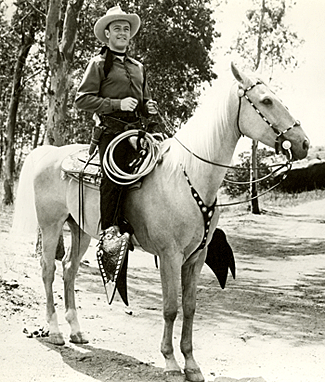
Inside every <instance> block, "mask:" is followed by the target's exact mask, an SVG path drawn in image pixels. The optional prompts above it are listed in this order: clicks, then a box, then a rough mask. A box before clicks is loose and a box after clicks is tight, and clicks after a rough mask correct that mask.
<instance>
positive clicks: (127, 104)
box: [121, 97, 138, 111]
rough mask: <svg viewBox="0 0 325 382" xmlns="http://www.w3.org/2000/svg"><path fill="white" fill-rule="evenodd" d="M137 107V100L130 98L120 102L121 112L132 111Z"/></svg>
mask: <svg viewBox="0 0 325 382" xmlns="http://www.w3.org/2000/svg"><path fill="white" fill-rule="evenodd" d="M137 105H138V100H136V99H135V98H132V97H127V98H124V99H122V100H121V110H122V111H134V110H135V108H136V107H137Z"/></svg>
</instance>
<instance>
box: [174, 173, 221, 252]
mask: <svg viewBox="0 0 325 382" xmlns="http://www.w3.org/2000/svg"><path fill="white" fill-rule="evenodd" d="M181 167H182V166H181ZM182 170H183V172H184V175H185V178H186V180H187V183H188V184H189V186H190V189H191V193H192V196H193V198H194V199H195V201H196V203H197V205H198V206H199V208H200V211H201V213H202V216H203V220H204V235H203V239H202V241H201V244H200V245H199V246H198V247H197V248H196V250H195V251H194V252H193V253H195V252H197V251H199V250H200V249H203V248H204V247H205V244H206V242H207V238H208V233H209V230H210V224H211V219H212V217H213V214H214V211H215V208H216V205H217V199H216V200H215V201H214V203H213V204H212V205H211V206H206V205H205V204H204V202H203V200H202V199H201V197H200V195H199V194H198V192H197V191H196V190H195V188H194V187H193V186H192V183H191V181H190V179H189V177H188V175H187V174H186V171H185V170H184V168H183V167H182Z"/></svg>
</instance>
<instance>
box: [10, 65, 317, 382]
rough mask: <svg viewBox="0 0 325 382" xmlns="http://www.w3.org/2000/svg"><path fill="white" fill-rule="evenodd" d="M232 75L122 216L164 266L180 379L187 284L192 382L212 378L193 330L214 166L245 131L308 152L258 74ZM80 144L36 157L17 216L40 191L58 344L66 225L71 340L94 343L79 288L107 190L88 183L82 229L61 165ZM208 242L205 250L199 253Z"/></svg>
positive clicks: (169, 334) (168, 333)
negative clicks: (80, 313) (57, 289)
mask: <svg viewBox="0 0 325 382" xmlns="http://www.w3.org/2000/svg"><path fill="white" fill-rule="evenodd" d="M232 73H233V75H234V77H235V79H236V81H234V83H232V85H231V86H230V88H228V89H226V91H224V90H222V92H224V94H223V98H222V101H221V102H220V103H219V104H216V105H215V107H214V109H213V110H211V112H212V117H211V118H208V116H207V115H205V116H204V118H196V117H195V116H194V117H193V119H192V120H190V121H189V123H188V124H187V125H185V126H184V127H183V128H182V129H181V130H180V131H179V132H178V133H177V134H176V136H175V137H174V138H170V139H167V140H166V141H164V142H163V144H162V146H163V148H162V150H163V151H164V152H165V154H164V156H163V160H162V162H161V163H160V164H159V165H157V166H156V168H155V169H154V170H153V171H152V172H151V173H150V174H149V175H147V176H146V177H145V178H144V180H143V184H142V187H141V188H140V189H138V190H136V191H132V192H130V193H129V194H128V196H127V199H126V202H125V205H124V206H123V210H124V216H125V218H126V219H127V220H128V221H129V222H130V223H131V225H132V226H133V228H134V234H135V237H136V240H137V242H138V243H139V244H140V245H141V247H142V248H143V249H144V250H145V251H147V252H150V253H152V254H154V255H157V256H158V257H159V260H160V261H159V262H160V273H161V283H162V293H163V316H164V320H165V326H164V332H163V339H162V343H161V351H162V353H163V355H164V357H165V361H166V368H165V371H166V372H167V373H171V374H173V375H174V374H176V375H181V373H182V372H181V369H180V367H179V365H178V364H177V362H176V359H175V357H174V350H173V325H174V321H175V318H176V315H177V309H178V301H177V296H178V291H179V287H180V285H181V288H182V308H183V328H182V335H181V342H180V347H181V351H182V353H183V355H184V358H185V367H184V370H185V375H186V378H187V380H189V381H203V380H204V378H203V375H202V373H201V371H200V369H199V366H198V365H197V363H196V361H195V359H194V357H193V352H192V348H193V346H192V326H193V319H194V312H195V306H196V289H197V282H198V278H199V275H200V271H201V269H202V266H203V264H204V261H205V258H206V253H207V250H206V245H204V242H206V244H208V243H209V242H210V241H211V238H212V235H213V232H214V231H215V229H216V227H217V223H218V218H219V212H218V211H217V208H216V209H215V211H214V207H215V201H216V197H217V191H218V189H219V187H220V185H221V182H222V180H223V177H224V175H225V171H226V169H225V168H223V167H219V166H216V165H215V164H216V163H217V164H222V165H229V164H230V163H231V159H232V156H233V153H234V150H235V147H236V144H237V141H238V139H239V138H240V136H241V134H243V135H246V136H248V137H250V138H252V139H255V140H258V141H260V142H262V143H264V144H266V145H268V146H270V147H275V145H276V144H278V145H281V143H282V142H283V141H286V146H285V148H286V149H288V150H285V152H286V153H289V152H290V155H291V156H292V158H293V159H302V158H304V157H306V155H307V152H308V147H309V141H308V139H307V137H306V135H305V133H304V132H303V130H302V128H301V126H300V124H299V123H298V122H297V121H296V120H295V119H294V118H293V117H292V116H291V115H290V113H289V111H288V109H287V108H286V107H285V106H284V105H283V104H282V102H281V101H280V100H279V98H278V97H277V96H276V95H275V94H274V93H273V92H272V91H270V90H269V88H268V87H267V85H266V84H265V83H263V82H262V81H260V80H259V79H258V78H254V77H255V75H251V76H247V75H245V74H243V73H241V72H239V71H238V70H237V69H236V67H235V66H234V65H232ZM220 92H221V90H220ZM257 111H258V112H257ZM289 146H291V148H290V149H289ZM79 148H80V146H79V145H69V146H63V147H53V146H43V147H40V148H37V149H36V150H34V151H32V152H31V154H30V155H29V156H28V157H27V159H26V161H25V163H24V167H23V170H22V173H21V178H20V187H19V191H18V195H17V204H16V206H17V207H16V211H17V212H18V215H19V217H18V216H17V218H15V222H17V220H19V223H21V224H23V223H24V221H26V220H24V219H22V218H21V216H22V214H23V209H24V208H27V207H28V201H29V199H30V197H31V196H32V195H33V199H32V204H33V205H34V206H35V208H34V207H33V206H32V209H31V210H30V211H31V212H32V211H33V208H34V209H35V211H36V217H37V223H38V225H39V226H40V228H41V231H42V236H43V256H42V276H43V281H44V286H45V292H46V299H47V307H46V316H47V321H48V323H49V329H50V341H51V342H52V343H54V344H57V345H62V344H64V339H63V335H62V333H61V332H60V329H59V326H58V322H57V315H56V311H55V307H54V300H53V290H52V283H53V279H54V273H55V253H56V247H57V243H58V238H59V235H60V233H61V230H62V226H63V224H64V223H65V222H67V223H68V224H69V226H70V229H71V235H72V241H71V243H72V245H71V250H70V252H69V253H68V254H67V255H66V256H65V257H64V259H63V261H62V263H63V276H64V292H65V307H66V315H65V317H66V319H67V321H68V322H69V324H70V326H71V336H70V340H71V341H72V342H75V343H85V342H87V340H86V338H85V336H84V334H83V333H82V331H81V330H80V326H79V322H78V318H77V312H76V306H75V296H74V289H75V288H74V283H75V276H76V273H77V270H78V267H79V263H80V260H81V257H82V256H83V254H84V253H85V252H86V250H87V248H88V245H89V242H90V239H91V237H98V221H99V192H98V191H97V190H95V189H92V188H88V187H84V192H83V198H84V207H83V210H84V225H83V227H82V230H81V231H80V230H79V226H78V224H77V222H78V221H79V220H78V214H79V202H78V193H79V185H78V182H77V181H75V180H72V179H70V178H65V179H63V178H62V177H61V163H62V161H63V159H64V158H65V157H66V156H67V155H69V154H71V153H72V152H74V151H76V150H78V149H79ZM198 157H200V158H202V159H203V160H200V159H198ZM185 174H186V175H185ZM190 184H191V185H192V186H190ZM211 206H212V207H211ZM209 207H211V209H210V210H209ZM206 210H207V211H208V212H209V213H208V216H206V221H205V224H204V219H203V217H202V216H204V213H205V211H206ZM28 219H29V220H27V221H28V224H32V220H31V218H30V217H28ZM202 241H203V245H204V248H201V249H199V250H197V248H198V247H199V246H200V244H201V243H202ZM144 335H145V334H144ZM180 378H181V377H180Z"/></svg>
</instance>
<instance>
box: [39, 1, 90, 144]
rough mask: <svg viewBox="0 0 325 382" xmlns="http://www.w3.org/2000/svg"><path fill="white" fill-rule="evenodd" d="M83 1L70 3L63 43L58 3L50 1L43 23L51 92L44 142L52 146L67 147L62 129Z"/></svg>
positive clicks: (65, 128) (64, 130)
mask: <svg viewBox="0 0 325 382" xmlns="http://www.w3.org/2000/svg"><path fill="white" fill-rule="evenodd" d="M83 1H84V0H75V1H72V0H70V1H69V2H68V5H67V9H66V13H65V18H64V24H63V32H62V39H61V42H60V43H59V41H58V37H59V27H60V23H59V21H60V8H61V0H51V1H50V5H49V10H48V14H47V19H46V34H45V44H46V53H47V58H48V63H49V66H50V69H51V89H50V92H49V109H48V120H47V139H46V140H47V142H48V143H49V144H52V145H55V146H62V145H63V144H66V143H67V142H66V135H67V134H66V133H67V130H68V129H67V126H66V125H65V119H66V108H67V99H68V94H69V87H70V66H71V63H72V60H73V55H74V49H75V42H76V36H77V26H78V22H77V19H78V16H79V13H80V10H81V7H82V5H83Z"/></svg>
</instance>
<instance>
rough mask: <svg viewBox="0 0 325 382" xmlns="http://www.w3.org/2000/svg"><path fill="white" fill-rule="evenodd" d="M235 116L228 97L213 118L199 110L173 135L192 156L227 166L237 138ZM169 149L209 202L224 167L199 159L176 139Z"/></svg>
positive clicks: (219, 181) (221, 177) (232, 104)
mask: <svg viewBox="0 0 325 382" xmlns="http://www.w3.org/2000/svg"><path fill="white" fill-rule="evenodd" d="M236 116H237V114H236V107H235V103H234V102H232V101H231V99H227V100H225V102H224V104H223V105H221V106H220V107H219V108H218V111H217V112H215V113H214V116H213V118H211V116H207V114H204V113H203V114H200V113H199V114H198V115H196V116H194V117H193V118H192V120H191V121H190V122H189V123H188V124H187V125H186V126H184V127H183V128H182V129H181V130H180V131H179V132H178V133H177V135H176V138H177V139H178V140H179V141H180V142H181V143H182V144H183V145H184V146H185V147H187V148H188V149H189V150H190V151H191V152H192V153H194V154H195V155H197V156H200V157H202V158H204V159H206V160H208V161H211V162H214V163H218V164H222V165H229V164H231V160H232V157H233V153H234V150H235V147H236V144H237V142H238V139H239V133H238V131H237V130H236V129H237V125H236ZM171 151H172V156H174V163H180V164H182V165H183V167H184V168H185V170H186V173H187V174H188V176H189V178H190V180H191V183H192V185H193V186H194V188H195V189H196V190H197V191H198V192H199V194H200V196H201V198H202V199H203V200H204V202H205V203H206V204H211V203H212V202H213V201H214V199H215V198H216V194H217V191H218V189H219V187H220V185H221V183H222V180H223V178H224V175H225V173H226V169H225V168H223V167H220V166H216V165H212V164H207V163H205V162H204V161H202V160H200V159H198V158H197V157H195V156H194V155H193V154H191V153H190V152H189V151H187V150H186V149H185V148H184V147H182V146H181V144H180V143H178V142H177V140H175V141H174V142H172V147H171Z"/></svg>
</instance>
